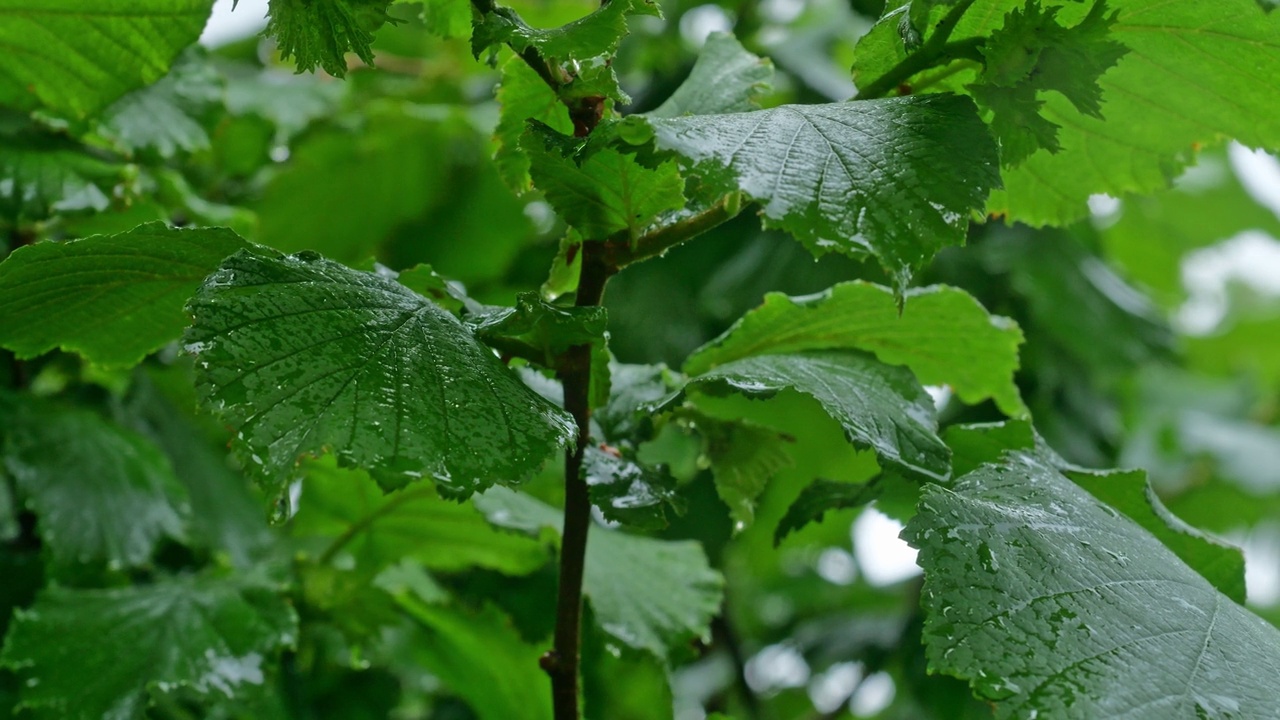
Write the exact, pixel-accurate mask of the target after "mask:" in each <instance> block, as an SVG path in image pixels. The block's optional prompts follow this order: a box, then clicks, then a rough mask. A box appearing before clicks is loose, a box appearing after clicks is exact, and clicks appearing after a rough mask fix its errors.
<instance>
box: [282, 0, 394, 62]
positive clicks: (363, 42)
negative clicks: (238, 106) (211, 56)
mask: <svg viewBox="0 0 1280 720" xmlns="http://www.w3.org/2000/svg"><path fill="white" fill-rule="evenodd" d="M390 6H391V0H271V3H270V5H269V9H268V18H269V19H268V21H267V29H266V31H265V33H266V34H267V35H270V36H272V37H274V38H275V39H276V44H277V46H278V47H279V49H280V57H281V58H283V59H285V60H288V59H289V58H293V60H294V62H296V63H297V65H298V71H299V72H303V71H308V70H315V69H316V68H317V67H321V68H324V71H325V72H327V73H329V74H330V75H333V76H334V77H343V76H345V75H346V74H347V58H346V54H347V53H348V52H353V53H355V54H356V56H357V57H359V58H360V59H361V60H362V61H364V62H365V64H367V65H372V64H373V47H372V44H373V33H374V32H375V31H376V30H377V29H378V28H380V27H382V25H383V23H385V22H387V21H388V20H391V17H390V16H389V15H387V8H388V7H390Z"/></svg>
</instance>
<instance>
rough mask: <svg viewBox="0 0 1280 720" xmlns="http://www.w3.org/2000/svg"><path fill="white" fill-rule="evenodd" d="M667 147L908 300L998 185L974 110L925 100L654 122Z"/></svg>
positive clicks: (770, 220) (769, 217)
mask: <svg viewBox="0 0 1280 720" xmlns="http://www.w3.org/2000/svg"><path fill="white" fill-rule="evenodd" d="M650 123H651V124H652V125H653V128H654V133H655V136H656V137H655V141H656V143H657V145H658V147H660V148H662V149H665V150H672V151H675V152H676V153H678V154H680V155H682V156H683V157H684V158H686V159H687V160H688V161H689V162H690V163H692V164H693V171H694V173H695V174H700V175H701V176H702V177H703V179H704V181H705V182H707V183H709V184H710V185H711V186H712V187H713V188H715V189H716V190H718V191H719V192H723V193H727V192H732V191H734V190H739V189H740V190H741V191H742V192H743V193H744V194H745V195H747V196H748V197H749V198H751V199H752V200H755V201H757V202H759V203H761V205H762V206H763V209H762V210H761V212H762V214H763V215H764V217H765V221H766V224H768V225H770V226H774V227H779V228H782V229H784V230H787V231H789V232H791V233H792V234H793V235H795V236H796V237H797V238H798V239H799V240H800V241H801V242H803V243H804V244H805V246H806V247H808V248H809V250H810V251H812V252H813V253H815V254H817V255H821V254H823V253H826V252H828V251H832V250H834V251H838V252H841V253H844V254H847V255H850V256H853V257H861V256H864V255H867V254H870V255H874V256H875V257H876V258H878V259H879V261H880V263H881V265H883V266H884V268H885V270H886V271H888V273H889V274H890V276H891V277H892V278H893V280H894V282H895V283H896V284H897V286H898V288H899V290H901V289H903V288H905V287H906V285H907V282H908V281H909V280H910V278H911V275H912V273H913V272H914V271H915V270H917V269H918V268H920V267H921V266H922V265H923V264H924V263H925V262H927V261H928V260H929V259H930V258H932V257H933V255H934V254H935V253H937V252H938V250H940V249H942V248H943V247H945V246H947V245H960V244H962V243H963V242H964V237H965V231H966V229H967V228H968V225H969V214H970V212H971V211H973V210H975V209H977V208H980V207H981V206H982V203H983V202H984V201H985V199H986V197H987V194H988V192H989V191H990V189H991V188H992V187H993V186H995V185H997V184H998V183H999V179H998V176H997V165H998V161H997V154H996V148H995V144H994V143H993V142H992V140H991V137H990V135H989V134H988V132H987V129H986V125H985V124H983V122H982V121H981V119H979V118H978V115H977V111H976V108H975V107H974V106H973V104H972V102H971V101H970V100H968V99H966V98H961V97H953V96H939V95H935V96H922V97H908V98H893V99H889V100H872V101H863V102H854V103H835V104H830V105H784V106H782V107H777V108H771V109H768V110H757V111H755V112H746V113H731V114H724V115H694V116H689V117H678V118H652V119H650Z"/></svg>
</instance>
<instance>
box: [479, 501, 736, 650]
mask: <svg viewBox="0 0 1280 720" xmlns="http://www.w3.org/2000/svg"><path fill="white" fill-rule="evenodd" d="M476 505H477V506H478V507H479V508H480V511H481V512H483V513H484V514H485V515H486V516H488V518H489V521H490V522H492V523H494V524H496V525H500V526H502V527H509V528H512V529H517V530H523V531H526V532H533V533H539V532H541V529H542V528H544V527H549V528H552V529H556V530H558V529H559V528H560V526H561V521H562V518H561V515H562V513H561V511H559V510H556V509H555V508H552V507H550V506H548V505H544V504H542V503H541V502H539V501H537V500H534V499H533V498H531V497H529V496H528V495H524V494H521V493H516V492H513V491H510V490H506V489H503V488H495V489H493V490H490V491H488V492H486V493H485V494H484V495H481V496H479V497H477V498H476ZM722 585H723V579H722V578H721V577H720V574H719V573H717V572H716V571H715V570H712V569H711V567H710V566H708V564H707V558H706V555H705V554H704V553H703V550H702V546H701V545H699V544H698V543H696V542H691V541H670V540H654V539H651V538H645V537H639V536H636V535H628V534H626V533H622V532H618V531H615V530H609V529H607V528H604V527H599V526H596V527H593V528H592V529H591V537H590V541H589V542H588V543H587V561H586V570H585V576H584V580H583V591H584V592H585V593H586V596H587V598H588V599H589V600H590V601H591V609H592V610H593V611H594V616H595V619H596V622H598V623H599V624H600V627H601V629H603V630H604V631H605V632H606V633H608V634H609V635H611V636H613V637H614V638H615V639H617V640H618V641H619V642H621V643H623V644H624V645H627V646H629V647H633V648H636V649H638V650H644V651H646V652H650V653H652V654H653V655H655V656H656V657H658V658H659V659H662V660H668V659H669V658H670V656H671V653H672V652H673V651H675V650H678V649H679V648H681V647H682V646H684V645H685V644H686V643H687V642H688V641H689V640H692V639H694V638H704V639H705V638H706V637H708V635H709V633H710V623H711V618H712V617H714V616H715V615H716V613H718V612H719V608H720V600H721V596H722V588H721V586H722Z"/></svg>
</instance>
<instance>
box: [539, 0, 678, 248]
mask: <svg viewBox="0 0 1280 720" xmlns="http://www.w3.org/2000/svg"><path fill="white" fill-rule="evenodd" d="M619 1H621V0H619ZM551 142H553V141H551ZM521 147H522V148H523V149H524V151H525V153H526V155H527V156H528V157H529V160H530V162H531V164H532V166H531V167H530V170H529V173H530V175H531V176H532V178H533V182H534V183H535V184H536V185H537V187H538V189H539V190H541V191H542V192H543V193H544V194H545V195H546V198H547V201H548V202H550V203H551V206H552V207H554V208H555V210H556V213H558V214H559V215H560V217H562V218H564V221H565V222H567V223H568V224H570V225H572V226H573V227H574V228H576V229H577V230H578V232H579V233H581V234H582V236H583V237H584V238H585V239H587V240H601V239H604V238H606V237H609V236H610V235H613V234H614V233H618V232H621V231H623V230H626V231H627V233H628V236H629V237H630V238H631V239H632V240H634V239H635V238H637V237H639V236H640V234H641V232H642V231H643V230H644V228H645V227H646V226H647V225H649V223H650V222H652V221H653V219H654V218H655V217H657V215H658V214H659V213H661V212H664V211H667V210H678V209H680V208H682V207H684V178H682V177H680V170H679V169H678V168H677V167H676V163H675V161H667V162H664V163H662V164H660V165H658V166H657V167H655V168H647V167H644V166H643V165H641V164H640V163H639V162H637V161H636V159H635V157H634V156H630V155H624V154H622V153H620V152H618V151H617V150H614V149H612V148H604V149H601V150H598V151H596V152H594V153H592V154H591V155H590V156H589V157H587V158H586V159H585V160H583V161H582V162H581V165H579V164H578V162H577V161H576V160H575V159H574V158H572V157H566V156H564V155H562V154H560V152H559V151H558V150H556V149H555V148H554V146H552V145H550V142H549V138H548V137H547V134H546V133H545V131H540V130H539V129H538V128H537V127H534V128H530V131H529V132H526V133H525V135H524V137H523V138H522V139H521Z"/></svg>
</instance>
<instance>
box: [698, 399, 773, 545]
mask: <svg viewBox="0 0 1280 720" xmlns="http://www.w3.org/2000/svg"><path fill="white" fill-rule="evenodd" d="M693 424H694V427H695V428H696V429H697V431H698V434H699V435H701V436H702V442H703V455H704V456H705V457H706V460H707V462H708V463H710V464H711V475H712V477H713V478H714V479H715V483H716V494H717V495H719V496H720V499H721V500H723V501H724V503H725V505H728V506H729V514H730V516H732V517H733V519H734V521H735V522H737V523H738V526H739V527H740V528H742V527H746V526H748V525H750V524H751V523H752V522H754V520H755V514H756V512H755V507H756V498H758V497H759V496H760V493H762V492H764V489H765V486H766V485H767V484H768V483H769V480H771V479H772V478H773V476H774V475H775V474H776V473H777V472H778V471H779V470H781V469H782V468H785V467H788V466H790V465H791V456H790V455H789V454H788V453H787V443H788V441H792V442H794V438H790V437H789V436H786V435H783V434H781V433H778V432H777V431H775V430H772V429H770V428H766V427H763V426H760V425H757V424H755V423H752V422H747V421H739V422H725V421H723V420H717V419H715V418H712V417H710V416H707V415H703V414H701V413H697V414H696V415H695V416H694V417H693Z"/></svg>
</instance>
